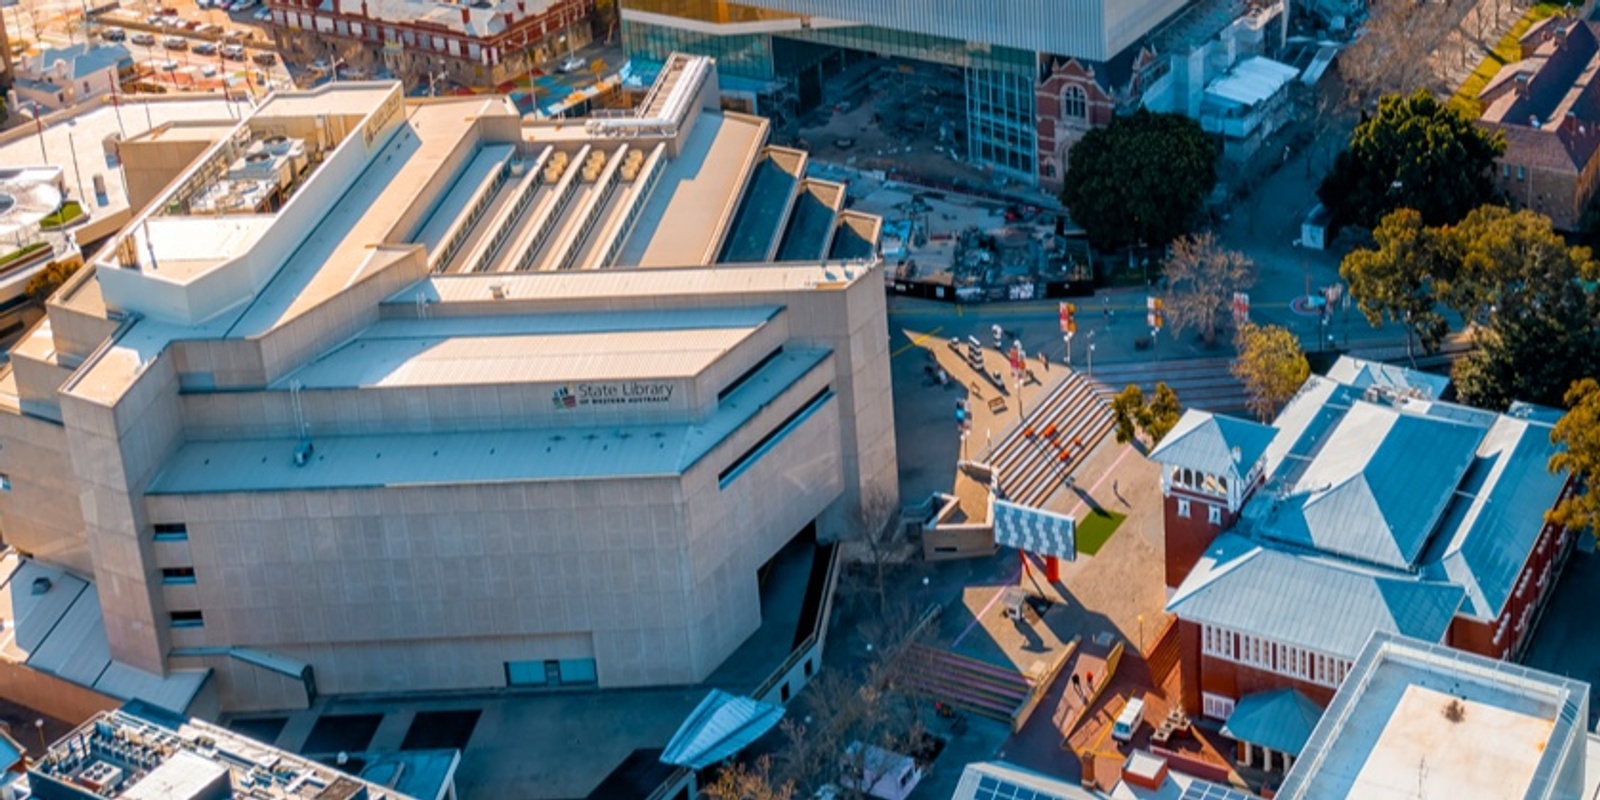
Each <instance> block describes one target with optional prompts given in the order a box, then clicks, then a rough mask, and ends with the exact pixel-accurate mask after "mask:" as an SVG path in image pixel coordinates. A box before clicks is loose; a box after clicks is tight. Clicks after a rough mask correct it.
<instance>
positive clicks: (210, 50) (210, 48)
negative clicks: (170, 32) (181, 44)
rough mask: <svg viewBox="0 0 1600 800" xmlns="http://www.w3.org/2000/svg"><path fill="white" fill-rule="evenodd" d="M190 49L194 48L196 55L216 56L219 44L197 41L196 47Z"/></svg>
mask: <svg viewBox="0 0 1600 800" xmlns="http://www.w3.org/2000/svg"><path fill="white" fill-rule="evenodd" d="M189 49H191V50H193V51H194V52H195V54H196V55H202V56H214V55H216V54H217V46H216V45H214V44H212V43H211V42H195V43H194V47H191V48H189Z"/></svg>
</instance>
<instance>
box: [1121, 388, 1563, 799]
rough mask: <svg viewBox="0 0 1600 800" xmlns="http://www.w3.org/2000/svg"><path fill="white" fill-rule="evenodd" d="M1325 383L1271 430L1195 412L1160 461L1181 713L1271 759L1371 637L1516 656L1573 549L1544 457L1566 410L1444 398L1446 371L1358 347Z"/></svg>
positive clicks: (1292, 745) (1283, 760)
mask: <svg viewBox="0 0 1600 800" xmlns="http://www.w3.org/2000/svg"><path fill="white" fill-rule="evenodd" d="M1329 375H1330V377H1321V376H1313V377H1312V378H1311V379H1310V380H1309V381H1308V382H1307V383H1306V385H1305V386H1304V387H1303V388H1302V389H1301V391H1300V393H1299V394H1298V395H1297V396H1296V397H1295V398H1294V399H1293V400H1292V401H1290V403H1289V405H1288V406H1287V407H1286V408H1285V409H1284V410H1283V412H1282V413H1281V414H1280V415H1279V417H1278V419H1277V421H1276V422H1275V423H1274V424H1273V425H1272V426H1265V425H1260V424H1257V423H1254V422H1248V421H1244V420H1235V419H1230V418H1227V417H1222V416H1217V415H1214V414H1209V413H1205V412H1198V411H1189V412H1186V413H1185V414H1184V416H1183V419H1182V420H1181V421H1180V422H1179V424H1178V426H1177V427H1176V428H1174V429H1173V431H1172V432H1171V433H1169V434H1168V435H1167V437H1166V438H1165V439H1163V440H1162V442H1161V444H1160V445H1159V446H1158V447H1156V448H1155V449H1154V450H1153V451H1152V452H1151V454H1150V457H1151V459H1152V460H1154V461H1156V462H1158V463H1160V464H1161V465H1162V494H1163V498H1164V499H1163V502H1164V504H1165V521H1166V531H1165V539H1166V547H1167V551H1166V568H1167V582H1168V587H1169V592H1171V595H1170V598H1169V601H1168V606H1167V608H1168V610H1169V611H1171V612H1172V613H1173V614H1175V615H1176V616H1177V617H1178V620H1179V621H1178V626H1179V628H1178V635H1179V642H1180V647H1181V664H1180V669H1181V672H1182V677H1183V681H1182V683H1183V696H1182V702H1183V705H1184V707H1185V709H1186V710H1188V711H1189V713H1191V714H1201V715H1204V716H1208V717H1212V718H1216V719H1221V720H1226V721H1227V730H1228V731H1230V735H1232V736H1234V737H1235V738H1236V739H1237V740H1238V741H1240V742H1242V743H1243V742H1249V743H1252V744H1254V745H1258V746H1256V747H1251V748H1246V747H1243V746H1241V748H1240V752H1241V758H1251V759H1254V758H1255V756H1257V755H1259V756H1260V757H1261V758H1260V759H1259V760H1260V761H1261V763H1263V764H1266V765H1269V766H1271V767H1273V768H1280V767H1283V766H1285V765H1286V764H1287V763H1288V762H1289V760H1290V759H1291V758H1292V756H1293V755H1294V754H1295V753H1297V752H1298V751H1299V747H1300V746H1302V745H1303V744H1304V737H1305V736H1308V735H1309V733H1310V729H1311V725H1309V724H1305V725H1300V724H1296V725H1292V726H1289V727H1288V728H1285V726H1284V725H1283V724H1282V722H1283V721H1282V717H1283V713H1282V712H1281V709H1283V708H1288V709H1291V710H1292V709H1296V708H1302V709H1303V708H1305V707H1307V703H1309V704H1314V705H1315V706H1317V707H1325V706H1326V705H1327V703H1328V702H1329V701H1330V700H1331V698H1332V696H1333V693H1334V690H1335V689H1337V688H1338V686H1339V684H1340V683H1341V682H1342V681H1343V680H1344V678H1345V675H1346V674H1347V673H1348V672H1349V670H1350V669H1351V665H1352V664H1353V663H1354V661H1355V659H1356V657H1357V656H1358V655H1359V654H1360V652H1361V649H1362V647H1363V646H1364V645H1365V644H1366V641H1367V640H1368V639H1369V638H1370V637H1371V636H1372V634H1373V633H1374V632H1375V631H1383V632H1387V633H1393V634H1398V635H1403V636H1411V637H1414V638H1418V639H1422V640H1424V641H1430V642H1441V643H1445V644H1449V645H1451V646H1454V647H1458V648H1461V649H1463V650H1467V651H1470V652H1473V653H1477V654H1480V655H1484V656H1488V657H1492V658H1501V659H1511V658H1516V657H1518V656H1519V655H1520V654H1521V653H1522V651H1523V650H1524V649H1525V648H1526V646H1527V643H1528V640H1529V638H1530V634H1531V633H1532V630H1533V628H1534V626H1535V624H1536V622H1537V619H1538V615H1539V612H1540V610H1541V609H1542V608H1543V606H1544V603H1545V601H1546V600H1547V599H1548V597H1549V595H1550V593H1551V590H1552V588H1553V587H1554V584H1555V582H1556V579H1557V577H1558V576H1559V574H1560V569H1561V566H1562V564H1563V563H1564V561H1565V559H1566V557H1567V555H1568V554H1569V553H1570V552H1571V549H1572V545H1573V542H1574V541H1575V534H1574V533H1573V532H1571V531H1567V530H1565V529H1562V528H1560V527H1559V526H1553V525H1548V524H1546V523H1545V522H1544V512H1545V511H1546V510H1547V509H1549V508H1550V507H1552V506H1553V505H1555V504H1556V503H1557V502H1558V501H1559V500H1560V499H1561V498H1562V497H1564V496H1565V494H1566V493H1567V492H1569V491H1571V490H1572V487H1571V483H1570V482H1569V481H1568V480H1567V479H1566V478H1565V477H1564V476H1561V475H1552V474H1551V473H1550V472H1549V471H1548V470H1547V468H1546V465H1547V463H1548V459H1549V456H1550V454H1551V453H1552V451H1553V445H1552V444H1551V443H1550V429H1551V427H1552V425H1553V424H1554V422H1555V420H1556V419H1558V418H1559V416H1560V415H1559V412H1556V411H1553V410H1551V409H1544V408H1538V407H1533V406H1526V405H1518V406H1515V407H1513V409H1512V410H1511V411H1510V412H1508V413H1506V414H1495V413H1492V412H1487V411H1482V410H1479V409H1473V408H1468V407H1465V406H1459V405H1455V404H1452V403H1445V402H1441V401H1438V400H1435V399H1433V398H1434V397H1436V396H1437V395H1438V394H1439V393H1440V392H1442V391H1443V389H1444V387H1445V386H1446V385H1447V382H1444V381H1443V379H1439V378H1434V377H1433V376H1426V375H1422V374H1420V373H1414V372H1411V371H1410V370H1403V369H1398V368H1394V367H1387V366H1383V365H1376V364H1369V363H1367V362H1361V361H1357V360H1354V359H1348V358H1346V359H1341V360H1340V363H1339V364H1338V365H1336V366H1335V368H1334V369H1333V370H1331V371H1330V373H1329ZM1284 690H1292V691H1293V693H1294V694H1293V695H1286V694H1285V693H1284ZM1269 705H1270V706H1271V707H1273V708H1278V709H1280V711H1279V712H1278V713H1274V714H1269V713H1263V712H1264V710H1265V709H1266V707H1268V706H1269ZM1291 716H1293V715H1291ZM1269 739H1270V740H1271V741H1267V740H1269ZM1285 754H1286V755H1287V756H1288V757H1285ZM1274 755H1277V758H1274Z"/></svg>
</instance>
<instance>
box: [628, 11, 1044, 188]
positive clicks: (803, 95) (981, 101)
mask: <svg viewBox="0 0 1600 800" xmlns="http://www.w3.org/2000/svg"><path fill="white" fill-rule="evenodd" d="M622 7H623V11H624V16H623V21H622V37H623V44H624V47H626V49H627V52H628V56H629V58H631V59H633V61H634V62H635V66H636V67H637V68H639V69H642V70H644V71H647V72H648V71H649V70H650V69H652V68H653V67H654V66H656V65H658V64H660V63H662V62H663V61H664V60H665V59H666V57H667V56H668V55H670V54H671V53H673V52H686V53H695V54H697V55H706V56H710V57H712V58H715V59H717V73H718V75H719V76H725V77H726V76H732V77H736V78H745V79H748V80H751V81H758V82H764V83H767V84H770V86H771V88H772V89H773V90H774V94H776V93H778V92H781V91H782V89H783V88H790V89H792V90H793V92H794V97H795V99H796V100H797V101H798V105H799V110H800V111H802V112H804V111H807V110H809V109H811V108H815V107H816V106H817V105H819V104H820V103H821V102H822V88H821V87H822V84H823V82H824V81H825V80H827V79H828V78H829V77H831V76H832V75H835V74H837V73H839V72H840V71H842V70H843V69H845V68H846V67H848V66H849V65H851V64H853V63H856V62H857V61H859V60H860V59H862V58H867V57H871V56H882V57H889V58H904V59H909V60H912V61H919V62H923V63H929V64H940V65H944V66H948V67H954V68H957V69H960V70H961V71H962V72H963V74H964V83H965V85H966V95H967V102H966V134H967V136H966V142H967V157H968V159H969V160H971V161H973V162H976V163H979V164H985V165H988V166H992V167H994V168H995V169H997V170H1001V171H1003V172H1005V173H1007V174H1008V175H1010V176H1012V177H1015V178H1018V179H1022V180H1025V181H1029V182H1032V181H1033V180H1035V178H1036V175H1037V172H1038V165H1037V161H1036V152H1037V149H1038V148H1037V145H1036V142H1035V138H1034V137H1035V131H1034V116H1035V115H1034V96H1033V81H1034V72H1035V69H1036V66H1037V56H1036V55H1035V54H1034V53H1033V52H1032V51H1028V50H1018V49H1015V48H1010V47H1003V46H997V45H989V44H984V43H979V42H966V41H961V40H958V39H947V38H944V37H940V36H930V35H926V34H920V33H915V32H912V31H904V30H894V29H890V28H879V27H874V26H870V25H851V26H846V27H801V26H800V24H799V21H800V19H801V18H800V17H797V16H795V15H792V14H786V13H784V12H777V11H768V10H766V9H758V8H751V7H748V6H740V5H736V4H733V3H723V2H717V0H623V3H622ZM629 11H634V12H639V11H643V12H647V14H648V16H644V15H639V14H634V15H631V16H632V17H633V18H630V15H629V13H628V12H629ZM657 15H660V16H671V17H675V18H677V19H678V20H681V21H683V22H684V23H685V24H684V25H683V27H678V26H676V25H663V24H657V22H658V20H659V18H658V16H657ZM645 19H650V20H652V21H644V20H645ZM785 20H788V21H790V22H792V23H793V27H792V28H788V29H781V30H775V31H763V32H756V33H734V32H732V31H734V30H738V29H741V28H748V27H750V26H752V25H759V24H762V23H765V24H767V25H779V26H781V25H782V24H783V22H784V21H785ZM717 28H724V29H726V30H727V31H728V32H726V33H719V32H716V30H715V29H717Z"/></svg>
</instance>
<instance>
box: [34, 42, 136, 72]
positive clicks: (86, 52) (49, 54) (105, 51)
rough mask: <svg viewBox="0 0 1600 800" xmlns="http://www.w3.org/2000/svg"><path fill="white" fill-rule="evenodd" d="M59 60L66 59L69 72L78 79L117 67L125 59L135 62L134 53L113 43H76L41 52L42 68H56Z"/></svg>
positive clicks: (40, 61) (40, 62)
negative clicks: (94, 44) (95, 44)
mask: <svg viewBox="0 0 1600 800" xmlns="http://www.w3.org/2000/svg"><path fill="white" fill-rule="evenodd" d="M57 61H65V62H66V63H67V74H68V75H69V76H70V77H71V78H73V79H74V80H77V79H81V78H83V77H84V76H86V75H91V74H93V73H96V72H99V71H100V70H103V69H108V68H111V67H116V66H118V65H119V64H121V63H122V62H123V61H127V62H128V63H129V64H130V65H131V64H132V63H133V55H132V54H131V53H129V52H128V48H126V47H124V46H122V45H120V44H114V43H113V44H102V45H98V46H91V45H87V44H75V45H71V46H69V47H60V48H52V49H49V50H46V51H44V52H43V53H41V54H40V56H39V64H40V69H41V70H50V69H54V68H55V63H56V62H57Z"/></svg>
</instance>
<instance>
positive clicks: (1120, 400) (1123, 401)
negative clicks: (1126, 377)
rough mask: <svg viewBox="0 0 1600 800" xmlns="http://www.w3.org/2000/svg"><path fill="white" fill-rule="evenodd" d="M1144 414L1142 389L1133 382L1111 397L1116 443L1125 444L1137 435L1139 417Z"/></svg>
mask: <svg viewBox="0 0 1600 800" xmlns="http://www.w3.org/2000/svg"><path fill="white" fill-rule="evenodd" d="M1143 414H1144V390H1143V389H1140V388H1139V387H1138V386H1135V385H1134V384H1131V383H1130V384H1128V385H1127V387H1126V388H1124V389H1123V390H1122V391H1120V392H1118V393H1117V396H1116V397H1113V398H1111V420H1112V423H1113V424H1114V425H1116V430H1117V444H1127V443H1128V442H1131V441H1133V440H1134V439H1135V438H1137V437H1138V435H1139V418H1140V417H1141V416H1143Z"/></svg>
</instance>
